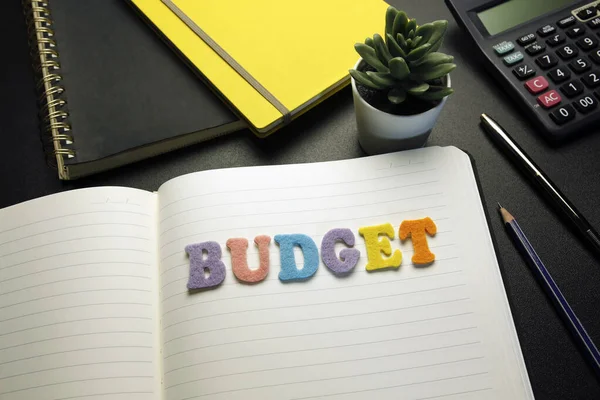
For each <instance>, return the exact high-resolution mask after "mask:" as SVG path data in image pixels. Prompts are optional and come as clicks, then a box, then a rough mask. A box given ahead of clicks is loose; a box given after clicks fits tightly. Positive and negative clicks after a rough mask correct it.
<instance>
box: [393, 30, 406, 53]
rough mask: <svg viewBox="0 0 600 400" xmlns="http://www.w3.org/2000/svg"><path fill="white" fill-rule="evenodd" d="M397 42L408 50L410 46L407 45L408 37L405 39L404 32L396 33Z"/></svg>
mask: <svg viewBox="0 0 600 400" xmlns="http://www.w3.org/2000/svg"><path fill="white" fill-rule="evenodd" d="M396 42H397V43H398V44H399V45H400V47H402V48H403V49H405V50H406V51H408V46H407V45H406V39H404V35H403V34H401V33H399V34H397V35H396ZM406 51H405V52H406Z"/></svg>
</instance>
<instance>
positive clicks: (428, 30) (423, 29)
mask: <svg viewBox="0 0 600 400" xmlns="http://www.w3.org/2000/svg"><path fill="white" fill-rule="evenodd" d="M434 30H435V27H434V26H433V23H431V22H428V23H426V24H423V25H421V26H419V27H418V28H417V35H419V36H422V37H423V41H424V42H425V43H429V39H430V38H431V36H432V35H433V31H434Z"/></svg>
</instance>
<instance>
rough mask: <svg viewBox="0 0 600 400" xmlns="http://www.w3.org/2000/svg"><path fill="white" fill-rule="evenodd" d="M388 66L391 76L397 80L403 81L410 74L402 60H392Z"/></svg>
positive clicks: (397, 58) (399, 58)
mask: <svg viewBox="0 0 600 400" xmlns="http://www.w3.org/2000/svg"><path fill="white" fill-rule="evenodd" d="M389 66H390V72H391V74H392V76H393V77H394V78H396V79H398V80H404V79H406V78H407V77H408V76H409V74H410V69H409V68H408V64H406V61H405V60H404V58H401V57H395V58H392V59H391V60H390V63H389Z"/></svg>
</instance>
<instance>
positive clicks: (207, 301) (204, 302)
mask: <svg viewBox="0 0 600 400" xmlns="http://www.w3.org/2000/svg"><path fill="white" fill-rule="evenodd" d="M452 258H456V257H452ZM436 261H440V260H436ZM186 266H187V264H186ZM462 271H463V270H462V269H456V270H453V271H446V272H440V273H437V274H428V275H422V276H411V277H409V278H400V279H389V280H385V281H380V282H370V283H359V284H355V285H346V286H339V287H328V288H318V289H303V290H288V291H285V292H269V293H260V294H251V295H246V296H234V297H221V298H218V299H213V300H206V301H199V302H196V303H194V304H207V303H214V302H217V301H224V300H234V299H248V298H253V297H262V296H274V295H279V294H294V293H304V292H321V291H326V290H340V289H346V288H355V287H364V286H375V285H384V284H386V283H398V282H404V281H411V280H414V279H423V278H431V277H436V276H442V275H450V274H456V273H459V272H462ZM323 275H325V274H323ZM332 278H333V279H338V278H335V277H332ZM188 279H189V278H188V277H187V276H186V277H184V278H181V279H176V280H175V281H172V282H170V283H176V282H181V281H183V280H188ZM265 280H267V279H265ZM269 280H272V281H275V280H279V278H274V279H269ZM232 284H236V285H239V284H240V283H238V282H233V283H232ZM163 289H164V287H163ZM188 292H189V291H188V290H185V291H182V292H177V293H175V294H172V295H170V296H168V297H165V298H163V300H162V302H163V303H164V302H165V301H166V300H168V299H170V298H171V297H174V296H177V295H180V294H184V293H188ZM163 315H164V314H163Z"/></svg>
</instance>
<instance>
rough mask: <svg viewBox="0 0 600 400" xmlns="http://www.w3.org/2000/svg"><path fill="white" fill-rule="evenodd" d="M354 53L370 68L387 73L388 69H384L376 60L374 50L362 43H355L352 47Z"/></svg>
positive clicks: (377, 59)
mask: <svg viewBox="0 0 600 400" xmlns="http://www.w3.org/2000/svg"><path fill="white" fill-rule="evenodd" d="M354 48H355V49H356V52H357V53H358V54H359V55H360V56H361V57H362V59H363V60H365V62H366V63H367V64H369V65H370V66H371V67H373V68H375V69H376V70H377V71H379V72H389V68H388V67H386V66H385V65H383V64H382V63H381V61H379V58H377V54H376V53H375V49H373V48H372V47H369V46H367V45H366V44H364V43H356V44H355V45H354Z"/></svg>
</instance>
